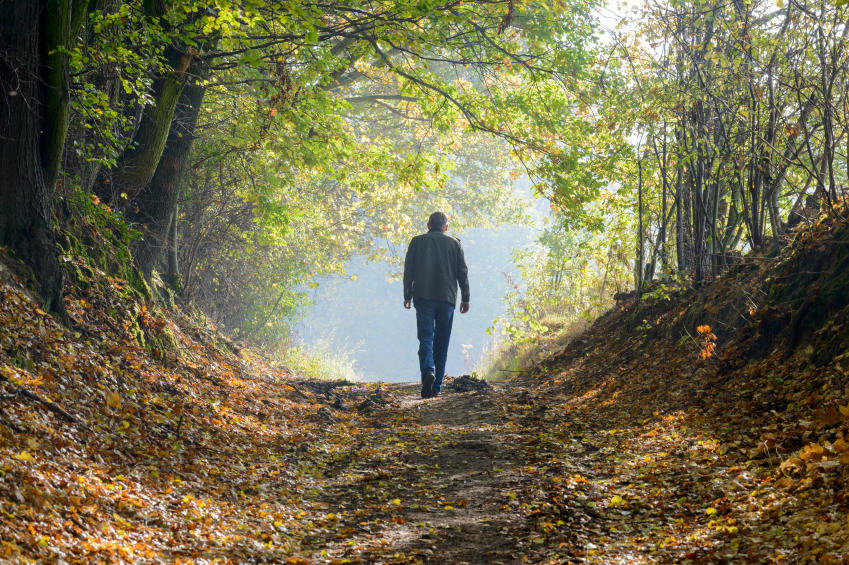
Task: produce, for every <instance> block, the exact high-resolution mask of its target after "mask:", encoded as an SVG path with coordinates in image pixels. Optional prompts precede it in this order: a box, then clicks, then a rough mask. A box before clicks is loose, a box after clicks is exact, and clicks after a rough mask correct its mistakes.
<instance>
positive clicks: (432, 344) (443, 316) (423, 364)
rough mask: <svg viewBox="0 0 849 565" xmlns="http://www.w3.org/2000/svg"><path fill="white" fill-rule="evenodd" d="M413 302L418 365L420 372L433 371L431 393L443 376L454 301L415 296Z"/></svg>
mask: <svg viewBox="0 0 849 565" xmlns="http://www.w3.org/2000/svg"><path fill="white" fill-rule="evenodd" d="M414 306H415V307H416V326H417V329H418V336H419V368H420V369H421V372H422V376H425V375H426V374H428V373H433V375H434V377H435V378H434V381H433V393H434V394H439V392H440V391H441V390H442V379H443V378H444V377H445V360H446V359H448V340H450V339H451V325H452V324H453V323H454V305H453V304H451V303H450V302H439V301H438V300H416V301H415V302H414Z"/></svg>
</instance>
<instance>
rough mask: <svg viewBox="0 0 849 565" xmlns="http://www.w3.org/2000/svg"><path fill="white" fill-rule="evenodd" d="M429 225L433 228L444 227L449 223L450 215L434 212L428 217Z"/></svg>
mask: <svg viewBox="0 0 849 565" xmlns="http://www.w3.org/2000/svg"><path fill="white" fill-rule="evenodd" d="M427 225H429V226H430V229H432V230H437V229H443V228H444V227H445V226H447V225H448V216H446V215H445V214H443V213H442V212H434V213H433V214H431V215H430V218H428V219H427Z"/></svg>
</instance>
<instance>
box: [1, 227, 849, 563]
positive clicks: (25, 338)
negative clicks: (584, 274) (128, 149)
mask: <svg viewBox="0 0 849 565" xmlns="http://www.w3.org/2000/svg"><path fill="white" fill-rule="evenodd" d="M68 261H73V262H77V263H79V264H78V265H76V267H78V268H76V269H75V271H76V272H78V273H83V275H80V276H83V277H85V280H84V281H82V282H83V283H84V284H80V282H81V281H77V283H76V284H74V286H73V288H70V287H66V293H65V303H66V307H67V310H68V313H69V316H70V318H71V320H72V325H71V327H70V328H66V327H63V326H61V325H58V324H57V323H55V322H54V321H53V319H52V318H51V317H50V316H49V315H48V314H46V313H45V312H44V311H43V310H41V309H40V308H39V306H38V301H37V300H35V299H34V298H33V296H31V295H30V293H29V292H28V291H27V290H26V288H25V287H24V286H23V285H22V284H21V281H20V280H19V278H18V277H17V275H15V274H14V271H13V270H12V269H11V268H10V265H11V263H10V262H9V261H6V262H5V263H4V266H3V267H2V269H0V285H1V286H0V296H2V300H0V381H2V382H0V562H10V563H28V562H48V563H99V562H103V563H159V562H165V563H189V562H192V563H251V562H269V563H271V562H273V563H290V564H299V563H523V562H524V563H730V562H734V563H842V562H846V561H847V560H848V559H849V534H847V531H849V528H847V521H846V515H847V505H849V501H847V494H846V493H847V488H846V486H847V478H849V471H847V469H849V437H847V435H849V386H847V385H849V382H847V372H849V360H847V355H848V354H847V345H849V319H848V318H849V307H848V306H847V305H849V295H847V293H846V291H845V289H846V288H847V284H846V277H849V269H847V266H849V265H847V263H849V224H847V223H846V222H844V221H842V220H840V219H832V220H826V221H823V222H821V223H818V224H814V225H807V224H805V225H803V226H801V227H799V228H797V230H795V231H793V232H790V233H789V234H787V235H786V236H784V237H783V238H782V239H781V240H780V241H775V242H771V243H770V244H767V245H764V246H763V247H761V248H757V249H755V250H754V251H753V252H752V253H750V254H749V256H747V257H745V258H744V259H743V260H742V261H741V262H739V263H738V264H737V265H735V266H734V267H733V268H732V269H731V270H730V271H729V272H728V273H726V274H725V275H723V276H722V277H719V278H718V279H716V280H715V281H713V282H712V283H710V284H705V285H702V286H700V287H698V288H691V287H685V286H683V285H681V286H675V285H668V286H661V285H660V283H655V286H654V287H652V288H650V289H648V292H647V293H646V294H645V295H644V296H643V297H642V298H641V299H639V300H638V299H637V298H636V297H632V298H630V299H629V300H626V301H623V302H620V303H619V304H618V305H617V307H616V308H615V309H613V310H611V311H609V312H608V313H607V314H605V315H604V316H602V317H601V318H599V319H598V320H597V321H596V322H595V323H594V324H593V325H592V326H591V327H590V328H589V329H588V330H587V331H586V332H584V333H583V334H581V335H579V336H575V337H572V338H571V339H570V340H569V341H568V342H566V343H564V344H563V345H562V347H561V348H560V349H559V350H557V351H555V352H554V353H552V354H550V355H549V356H547V357H546V358H545V359H543V360H542V361H541V362H540V363H538V364H537V365H535V366H534V367H533V368H532V369H531V370H530V371H529V372H527V373H523V374H521V375H520V376H519V377H517V378H513V379H510V380H508V381H507V382H505V383H499V384H497V385H494V386H487V385H485V384H483V383H479V384H478V385H477V386H472V387H466V388H461V387H460V386H459V385H460V384H461V383H463V382H467V380H466V381H461V380H449V381H448V382H447V386H446V390H445V393H444V394H443V395H442V396H441V397H439V398H437V399H433V400H420V399H418V398H417V389H416V385H415V384H401V385H387V384H380V383H371V384H364V383H356V384H355V383H348V382H344V381H310V380H305V379H302V378H299V377H297V376H296V375H293V374H291V372H290V371H288V370H287V369H286V368H284V367H280V366H273V365H271V364H269V363H268V362H267V361H265V360H264V359H263V357H262V356H261V355H259V354H257V353H256V352H253V351H251V350H250V349H248V348H243V347H241V346H239V345H238V344H235V343H233V342H231V341H230V340H228V339H227V338H225V337H223V336H221V335H220V334H218V333H217V332H216V331H215V330H214V328H210V327H207V326H205V325H204V324H202V323H201V322H200V321H198V320H195V319H193V318H192V317H190V316H187V315H185V314H182V313H180V312H179V311H174V310H164V309H161V308H159V307H157V306H156V305H155V304H154V303H152V302H144V301H141V299H140V298H139V296H138V295H137V294H135V293H133V292H130V291H129V290H128V288H127V283H126V282H125V281H122V280H120V279H116V278H114V277H110V276H108V275H106V274H105V273H103V272H101V271H99V270H98V269H97V268H93V267H88V266H86V265H84V264H83V261H84V260H83V259H82V258H80V257H73V258H71V257H69V259H68ZM83 267H85V268H83ZM411 331H412V328H411ZM392 354H398V355H401V354H405V352H393V353H392ZM412 357H413V353H411V358H412ZM469 388H472V389H474V390H469ZM461 391H464V392H461Z"/></svg>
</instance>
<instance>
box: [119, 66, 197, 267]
mask: <svg viewBox="0 0 849 565" xmlns="http://www.w3.org/2000/svg"><path fill="white" fill-rule="evenodd" d="M204 92H205V88H204V87H203V86H201V85H199V84H197V83H192V84H188V85H186V86H185V87H184V88H183V90H182V94H181V96H180V101H179V102H178V103H177V105H176V109H175V111H174V119H173V120H172V122H171V129H170V132H169V134H168V140H167V143H166V144H165V148H164V150H163V152H162V156H161V159H160V160H159V165H158V166H157V167H156V171H155V173H154V175H153V178H152V180H151V182H150V183H149V184H148V185H147V186H146V187H145V188H144V189H143V190H142V191H141V192H139V194H138V196H136V198H135V199H134V200H133V201H132V203H131V207H130V211H129V219H130V221H131V222H133V223H136V224H138V225H139V227H140V229H141V232H142V236H143V237H142V239H141V240H139V241H136V242H135V243H134V244H133V257H134V258H135V260H136V264H137V265H138V267H139V269H140V270H141V271H142V273H144V276H145V278H147V279H148V280H149V279H150V276H151V274H152V272H153V269H154V267H155V266H156V263H157V261H159V259H160V258H161V257H162V254H163V251H164V250H165V249H166V248H167V245H168V240H169V227H170V226H171V219H172V217H173V218H174V222H175V226H174V230H173V231H174V233H175V234H176V222H177V218H176V217H175V216H176V210H177V201H178V194H179V188H180V179H181V177H182V173H183V168H184V167H185V164H186V160H187V159H188V156H189V153H190V151H191V149H192V143H193V141H194V134H195V126H196V125H197V120H198V115H199V112H200V105H201V102H202V101H203V95H204ZM172 274H173V273H172ZM174 278H175V280H176V277H174Z"/></svg>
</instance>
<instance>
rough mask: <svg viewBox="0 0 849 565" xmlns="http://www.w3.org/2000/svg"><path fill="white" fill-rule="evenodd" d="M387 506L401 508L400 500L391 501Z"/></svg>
mask: <svg viewBox="0 0 849 565" xmlns="http://www.w3.org/2000/svg"><path fill="white" fill-rule="evenodd" d="M389 504H394V505H395V506H401V499H400V498H396V499H395V500H393V501H391V502H390V503H389Z"/></svg>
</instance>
